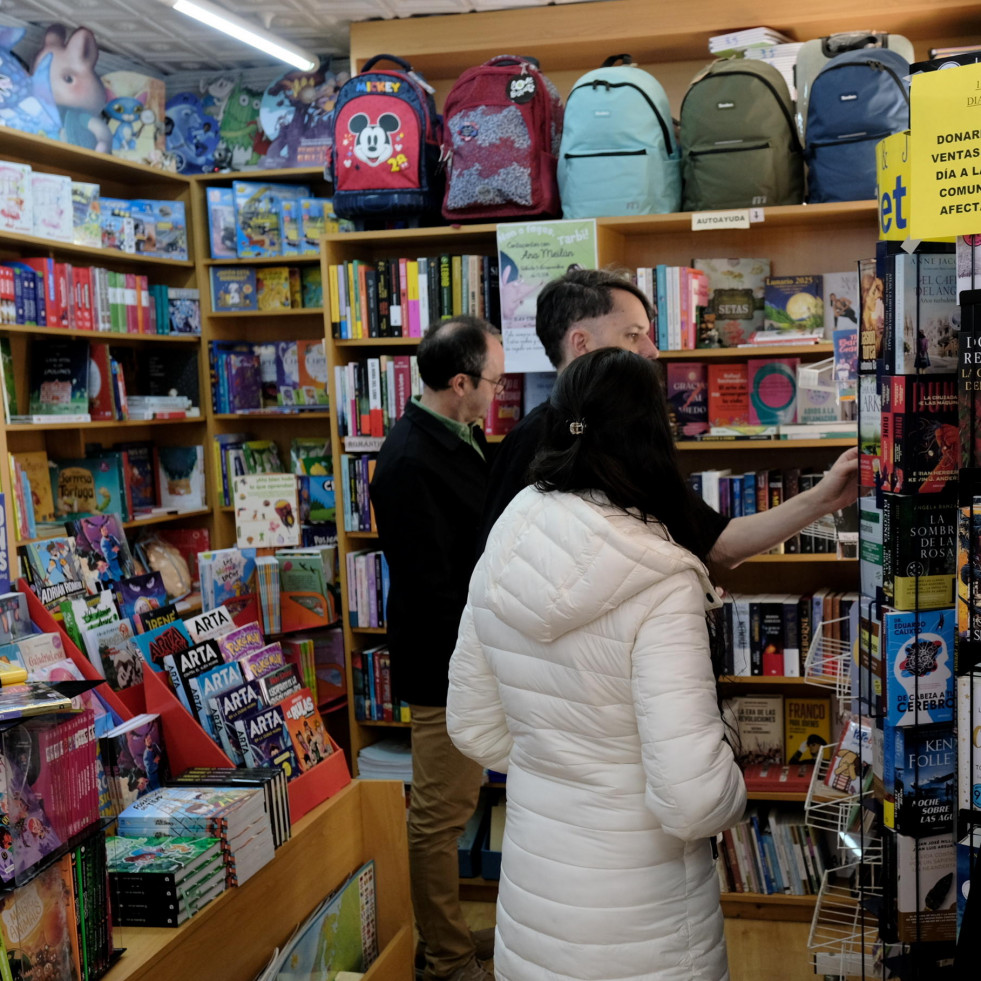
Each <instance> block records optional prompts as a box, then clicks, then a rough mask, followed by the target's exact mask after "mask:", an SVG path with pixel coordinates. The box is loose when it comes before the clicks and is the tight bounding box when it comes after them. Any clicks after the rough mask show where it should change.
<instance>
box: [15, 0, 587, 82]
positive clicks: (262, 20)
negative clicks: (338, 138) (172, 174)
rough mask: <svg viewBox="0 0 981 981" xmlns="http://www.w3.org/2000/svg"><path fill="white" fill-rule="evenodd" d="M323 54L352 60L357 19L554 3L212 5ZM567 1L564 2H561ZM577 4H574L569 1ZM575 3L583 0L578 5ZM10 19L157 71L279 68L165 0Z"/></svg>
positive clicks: (294, 0)
mask: <svg viewBox="0 0 981 981" xmlns="http://www.w3.org/2000/svg"><path fill="white" fill-rule="evenodd" d="M212 2H214V3H216V4H217V5H218V6H222V7H225V8H226V9H227V10H229V11H231V12H233V13H235V14H237V15H238V16H240V17H244V18H245V19H247V20H252V21H254V22H255V23H256V24H257V25H259V26H261V27H264V28H266V29H267V30H270V31H272V32H274V33H276V34H278V35H280V36H282V37H284V38H286V39H287V40H289V41H292V42H294V43H295V44H298V45H300V46H301V47H303V48H305V49H306V50H308V51H310V52H312V53H314V54H319V55H334V56H335V57H338V58H346V57H347V56H348V25H349V24H350V22H351V21H355V20H376V19H387V18H393V17H410V16H414V15H419V14H457V13H464V12H467V11H474V10H497V9H501V8H504V7H532V6H538V5H544V4H545V3H546V2H554V0H212ZM559 2H563V0H559ZM565 2H570V0H565ZM571 2H576V0H571ZM0 10H2V12H3V14H5V15H9V16H10V17H13V18H16V19H17V20H19V21H24V22H27V23H29V24H34V25H40V26H42V27H46V26H47V25H48V24H53V23H61V24H64V25H65V26H66V27H69V28H75V27H79V26H85V27H88V28H90V29H91V30H92V32H93V33H94V34H95V37H96V39H97V41H98V42H99V47H100V49H101V50H103V51H106V52H111V53H113V54H117V55H120V56H121V57H123V58H126V59H128V60H130V61H133V62H136V63H137V64H138V65H142V66H145V67H147V68H150V69H151V70H152V72H153V73H154V74H158V75H171V74H175V73H180V72H188V71H190V72H195V71H207V70H210V69H215V68H217V69H245V68H253V67H259V66H267V65H278V64H280V63H279V62H276V61H274V60H273V59H268V58H264V57H263V56H262V54H261V53H259V52H256V51H254V50H253V49H252V48H250V47H248V46H246V45H244V44H242V43H240V42H238V41H234V40H232V39H231V38H227V37H225V35H223V34H220V33H218V32H217V31H214V30H211V29H210V28H207V27H205V26H203V25H201V24H198V23H197V22H196V21H193V20H190V19H189V18H188V17H186V16H184V15H183V14H179V13H176V12H175V11H174V10H171V9H170V8H169V7H167V6H165V5H164V4H162V3H160V2H159V0H0Z"/></svg>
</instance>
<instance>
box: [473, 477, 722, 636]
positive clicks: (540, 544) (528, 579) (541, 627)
mask: <svg viewBox="0 0 981 981" xmlns="http://www.w3.org/2000/svg"><path fill="white" fill-rule="evenodd" d="M641 524H642V523H641V519H640V518H638V517H635V516H633V515H631V514H626V513H624V512H623V511H621V510H619V509H618V508H616V507H614V506H613V505H611V504H610V503H609V502H608V500H607V499H606V498H605V497H604V496H603V495H601V494H598V493H595V492H591V493H589V494H588V495H585V494H584V495H579V494H565V493H558V492H549V493H542V492H541V491H538V490H536V489H535V488H534V487H526V488H525V489H524V490H523V491H521V493H520V494H518V495H517V497H515V499H514V500H513V501H512V502H511V504H510V505H509V506H508V508H507V509H506V510H505V512H504V513H503V514H502V515H501V517H500V518H499V519H498V521H497V523H496V524H495V525H494V528H493V530H492V531H491V534H490V537H489V539H488V542H487V548H486V550H485V552H484V555H483V558H482V559H481V561H480V563H479V565H478V566H477V570H476V572H475V574H474V584H475V585H478V586H482V587H483V589H482V591H483V594H484V595H483V602H482V604H481V605H483V606H485V607H486V608H487V609H488V610H489V611H490V612H491V613H493V614H494V615H495V616H496V617H498V618H499V619H500V620H502V621H503V622H504V623H507V624H508V625H510V626H512V627H513V628H514V629H516V630H519V631H520V632H521V633H523V634H525V635H526V636H528V637H530V638H532V639H533V640H535V641H539V642H543V643H548V642H551V641H554V640H557V639H558V638H559V637H562V636H563V635H565V634H567V633H568V632H569V631H570V630H576V629H578V628H580V627H583V626H585V625H586V624H588V623H591V622H592V621H594V620H596V619H598V618H599V617H601V616H603V615H604V614H606V613H607V612H609V611H610V610H612V609H614V608H615V607H617V606H619V605H620V604H621V603H623V602H624V601H625V600H629V599H630V598H632V597H633V596H636V595H637V594H638V593H640V592H642V591H643V590H645V589H647V588H648V587H649V586H651V585H653V584H655V583H657V582H659V581H661V580H663V579H666V578H668V577H669V576H673V575H677V574H678V573H680V572H683V571H684V570H686V569H691V570H692V571H694V572H695V573H696V574H697V575H698V577H699V580H700V582H701V585H702V588H703V592H704V593H705V607H706V609H710V608H711V607H714V606H718V605H720V604H719V599H718V597H717V595H716V593H715V589H714V587H713V586H712V584H711V582H710V581H709V578H708V572H707V571H706V569H705V566H704V565H703V564H702V562H701V561H700V560H699V559H698V558H697V557H696V556H695V555H693V554H692V553H691V552H689V551H688V550H687V549H685V548H682V547H681V546H680V545H678V544H676V543H675V542H674V541H673V540H671V538H670V537H669V535H668V531H667V529H666V528H665V527H664V526H663V525H661V524H660V523H658V522H652V523H649V524H646V525H642V526H643V527H644V529H645V531H646V532H647V534H642V535H638V534H637V527H638V525H641Z"/></svg>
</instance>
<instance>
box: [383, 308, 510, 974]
mask: <svg viewBox="0 0 981 981" xmlns="http://www.w3.org/2000/svg"><path fill="white" fill-rule="evenodd" d="M417 358H418V364H419V374H420V376H421V378H422V382H423V386H424V387H423V393H422V395H421V396H419V397H418V398H413V399H412V400H411V401H410V402H409V403H408V404H407V405H406V408H405V414H404V415H403V416H402V418H401V419H399V421H398V422H397V423H396V424H395V425H394V426H393V427H392V431H391V432H390V433H389V435H388V436H387V437H386V439H385V443H384V445H383V446H382V449H381V451H380V452H379V454H378V462H377V464H376V467H375V475H374V478H373V479H372V482H371V501H372V504H373V506H374V509H375V518H376V521H377V524H378V535H379V538H380V540H381V546H382V550H383V551H384V553H385V557H386V559H387V561H388V567H389V575H390V580H391V586H390V589H389V596H388V607H387V631H388V647H389V651H390V653H391V660H392V681H393V686H394V688H395V691H396V693H397V695H398V697H399V698H401V699H404V700H405V701H407V702H408V703H409V706H410V710H411V714H412V800H411V806H410V809H409V825H408V832H409V865H410V871H411V878H412V905H413V909H414V911H415V917H416V925H417V927H418V930H419V935H420V938H421V940H422V944H423V945H424V949H425V958H426V967H425V973H424V974H423V978H424V979H425V981H435V979H437V978H449V979H452V981H490V977H491V976H490V975H489V974H488V973H487V972H486V971H485V970H484V969H483V967H481V965H480V963H479V960H478V958H477V955H478V954H480V955H481V956H483V957H489V956H492V952H493V936H492V935H489V932H487V931H485V932H484V933H483V935H482V936H478V937H475V936H474V935H472V934H471V933H470V930H469V928H468V927H467V925H466V922H465V920H464V918H463V914H462V912H461V910H460V901H459V865H458V858H457V839H458V838H459V836H460V835H461V834H462V832H463V828H464V825H465V824H466V822H467V819H468V818H469V817H470V815H471V814H473V812H474V809H475V808H476V805H477V796H478V792H479V790H480V784H481V782H482V778H483V774H482V771H481V769H480V767H479V766H477V764H476V763H473V762H472V761H471V760H469V759H467V758H466V757H465V756H463V755H462V754H461V753H460V752H459V751H458V750H457V749H456V748H455V747H454V746H453V744H452V742H450V738H449V736H448V735H447V732H446V691H447V687H448V680H447V671H448V665H449V660H450V655H451V654H452V653H453V648H454V646H455V645H456V636H457V629H458V627H459V625H460V615H461V613H462V612H463V608H464V606H465V605H466V600H467V589H468V586H469V584H470V574H471V573H472V572H473V567H474V564H475V562H476V557H477V539H478V534H479V530H480V521H481V515H482V513H483V507H484V496H485V493H486V488H487V477H488V473H489V468H490V459H489V451H488V446H487V443H486V441H485V440H484V435H483V433H482V432H481V430H480V428H479V427H478V426H477V425H476V423H477V420H479V419H482V418H483V417H484V416H485V415H486V414H487V410H488V409H489V408H490V403H491V400H492V399H493V397H494V395H495V393H497V392H499V391H500V390H501V388H502V387H503V383H502V378H503V375H504V349H503V347H502V346H501V341H500V338H499V337H498V335H497V333H496V332H495V330H494V328H493V327H491V326H490V325H489V324H487V323H486V322H485V321H482V320H479V319H477V318H474V317H457V318H455V319H453V320H450V321H445V322H443V323H438V324H435V325H434V326H432V327H431V328H430V329H429V331H428V332H427V333H426V336H425V338H424V339H423V340H422V343H421V344H420V345H419V349H418V352H417Z"/></svg>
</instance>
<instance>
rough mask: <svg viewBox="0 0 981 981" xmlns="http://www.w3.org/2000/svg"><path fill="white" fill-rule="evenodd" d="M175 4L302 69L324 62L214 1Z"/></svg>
mask: <svg viewBox="0 0 981 981" xmlns="http://www.w3.org/2000/svg"><path fill="white" fill-rule="evenodd" d="M172 6H173V8H174V10H178V11H180V12H181V13H182V14H187V16H188V17H193V18H194V19H195V20H198V21H200V22H201V23H202V24H207V25H208V27H213V28H214V29H215V30H216V31H221V32H222V33H223V34H227V35H228V36H229V37H233V38H235V39H236V40H239V41H244V42H245V43H246V44H250V45H252V47H253V48H258V49H259V51H263V52H265V53H266V54H268V55H272V56H273V57H274V58H278V59H279V60H280V61H285V62H286V63H287V64H288V65H293V67H294V68H299V69H300V71H305V72H312V71H313V70H314V69H315V68H317V67H318V66H319V64H320V61H319V59H317V58H315V57H314V56H313V55H311V54H309V53H308V52H306V51H304V50H303V49H302V48H298V47H296V46H295V45H292V44H290V43H289V42H288V41H284V40H283V39H282V38H278V37H276V35H275V34H270V33H269V32H268V31H264V30H263V29H262V28H261V27H253V26H252V25H251V24H249V23H248V22H247V21H245V20H243V19H242V18H241V17H236V16H235V15H234V14H229V13H226V12H225V11H224V10H221V9H219V8H218V7H216V6H214V5H213V4H210V3H207V2H206V0H176V2H175V3H173V4H172Z"/></svg>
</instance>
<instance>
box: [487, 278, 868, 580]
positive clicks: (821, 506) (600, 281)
mask: <svg viewBox="0 0 981 981" xmlns="http://www.w3.org/2000/svg"><path fill="white" fill-rule="evenodd" d="M535 330H536V332H537V334H538V339H539V340H540V341H541V342H542V346H543V347H544V348H545V353H546V354H547V355H548V359H549V361H551V362H552V364H553V365H555V368H556V370H557V371H559V372H561V371H562V370H563V369H564V368H566V367H567V366H568V365H569V364H571V363H572V362H573V361H574V360H575V359H576V358H578V357H579V356H580V355H583V354H586V353H588V352H589V351H594V350H596V348H600V347H619V348H623V349H624V350H626V351H633V352H635V353H636V354H639V355H641V356H642V357H645V358H651V359H653V358H656V357H657V354H658V351H657V348H656V347H655V346H654V342H653V341H652V340H651V337H650V330H651V308H650V304H649V303H648V300H647V297H646V296H645V295H644V293H643V292H641V291H640V290H639V289H638V288H637V287H636V286H635V285H634V284H633V283H632V282H631V281H630V279H629V278H627V274H626V273H619V272H615V271H613V270H609V269H571V270H569V272H567V273H566V274H565V275H564V276H560V277H559V278H558V279H553V280H552V281H551V282H550V283H547V284H546V285H545V287H544V288H543V289H542V291H541V293H539V294H538V308H537V313H536V321H535ZM544 420H545V405H544V404H542V405H539V406H536V407H535V408H534V409H532V410H531V412H529V413H528V414H527V415H526V416H525V417H524V418H523V419H522V420H521V421H520V422H519V423H518V424H517V425H516V426H515V427H514V429H513V430H512V431H511V432H510V433H509V434H508V436H507V437H506V438H505V440H504V442H503V443H502V444H501V446H500V447H499V448H498V452H497V456H496V458H495V461H494V466H493V469H492V470H491V477H490V486H489V488H488V491H487V503H486V505H485V509H484V522H483V527H482V529H481V538H480V546H481V549H482V548H483V544H484V542H486V541H487V536H488V535H489V534H490V530H491V528H492V527H493V525H494V522H495V521H496V520H497V519H498V517H499V516H500V515H501V512H503V511H504V509H505V508H506V507H507V506H508V504H510V503H511V500H512V499H513V498H514V497H515V495H516V494H517V493H518V491H520V490H521V489H522V488H524V487H525V486H526V485H527V483H528V479H527V475H528V467H529V465H530V464H531V461H532V459H533V458H534V456H535V453H536V452H537V450H538V446H539V444H540V442H541V437H542V426H543V425H544ZM857 475H858V450H857V449H850V450H846V451H845V452H844V453H842V454H841V456H840V457H838V459H837V460H836V461H835V463H834V464H833V465H832V467H831V469H830V470H829V471H828V473H826V474H825V476H824V477H823V478H822V479H821V481H820V482H819V483H818V484H817V485H816V486H814V487H812V488H811V489H810V490H807V491H804V492H803V493H800V494H797V495H795V496H794V497H791V498H789V499H788V500H786V501H784V502H783V504H780V505H778V506H777V507H775V508H770V509H769V510H767V511H761V512H758V513H757V514H753V515H747V516H745V517H740V518H732V519H729V518H726V517H723V516H722V515H720V514H719V513H718V512H717V511H714V510H713V509H712V508H711V507H709V506H708V505H707V504H705V502H704V501H703V500H702V498H701V497H699V496H698V495H697V494H695V493H694V492H691V493H692V501H691V505H692V508H693V509H694V513H695V516H696V519H697V520H696V527H697V528H698V531H699V542H698V546H697V549H696V551H697V554H698V557H699V558H700V559H703V560H707V561H709V562H711V563H713V564H714V565H718V566H721V567H723V568H730V569H731V568H734V567H735V566H737V565H739V563H740V562H743V561H744V560H745V559H748V558H749V557H750V556H752V555H757V554H758V553H760V552H765V551H766V550H767V549H770V548H773V546H775V545H779V544H780V543H781V542H783V541H785V540H786V539H787V538H789V537H790V536H791V535H793V534H794V533H795V532H798V531H800V529H801V528H803V527H804V526H805V525H808V524H810V523H811V522H812V521H814V520H815V519H817V518H819V517H821V516H822V515H824V514H829V513H830V512H832V511H837V510H839V509H840V508H843V507H845V506H846V505H848V504H850V503H852V501H854V500H855V498H856V497H857V495H858V480H857Z"/></svg>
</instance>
